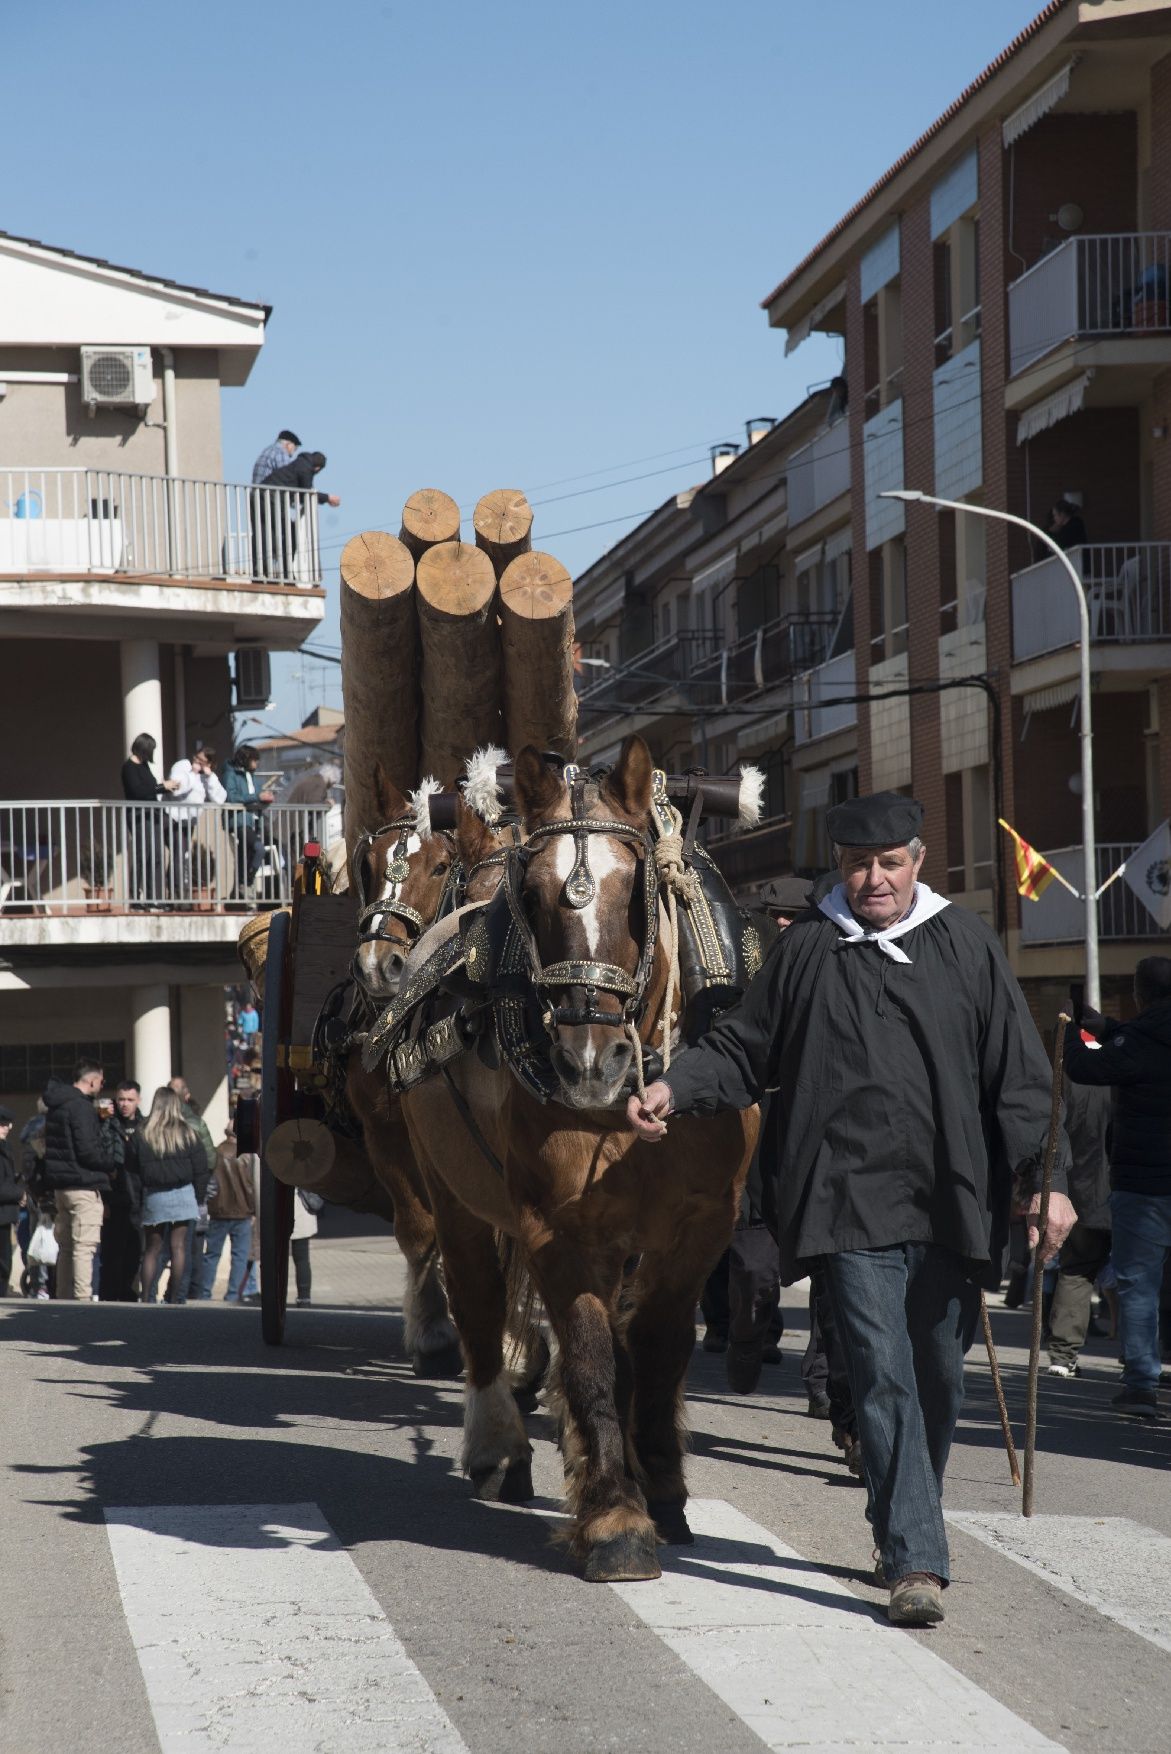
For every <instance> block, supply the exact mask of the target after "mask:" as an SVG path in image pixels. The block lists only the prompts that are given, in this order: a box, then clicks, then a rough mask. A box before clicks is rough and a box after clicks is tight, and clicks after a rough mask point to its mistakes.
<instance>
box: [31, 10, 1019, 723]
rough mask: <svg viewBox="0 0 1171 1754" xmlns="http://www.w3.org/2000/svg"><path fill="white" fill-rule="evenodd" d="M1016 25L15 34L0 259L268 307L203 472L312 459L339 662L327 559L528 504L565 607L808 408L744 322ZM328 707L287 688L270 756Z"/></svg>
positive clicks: (78, 18) (401, 26)
mask: <svg viewBox="0 0 1171 1754" xmlns="http://www.w3.org/2000/svg"><path fill="white" fill-rule="evenodd" d="M1036 9H1037V8H1036V6H1035V5H1033V4H1029V3H1028V0H1026V3H1022V0H980V4H979V5H978V6H968V7H959V6H954V7H953V6H951V5H946V6H944V5H941V4H940V0H886V3H885V4H880V3H879V0H821V3H820V4H817V5H807V4H803V3H799V0H772V3H771V4H760V3H757V0H732V3H731V4H728V5H724V6H711V5H700V4H696V3H694V0H675V3H674V4H666V3H665V0H642V3H641V4H640V3H638V0H633V3H632V0H627V3H626V4H624V5H617V4H614V3H613V0H594V3H593V4H592V5H590V6H589V7H581V8H578V7H573V8H570V7H565V6H557V5H549V4H548V0H546V4H543V5H537V4H530V3H528V0H509V3H507V4H494V3H493V0H480V3H479V4H476V5H472V4H469V3H466V0H458V3H457V0H429V3H428V4H419V3H418V0H415V3H413V4H411V5H403V4H399V3H397V0H388V3H386V4H377V3H375V4H368V3H361V4H358V3H355V0H335V3H334V4H332V5H310V4H307V3H305V0H286V3H285V4H283V5H273V4H268V5H263V6H262V5H259V4H256V3H255V0H230V3H229V0H202V4H200V5H198V6H190V5H179V4H176V3H175V0H170V3H164V4H159V3H158V0H154V3H153V4H146V3H143V0H103V3H102V4H101V5H97V4H94V3H93V0H40V3H39V4H38V5H35V6H18V7H12V8H9V9H8V12H7V14H6V17H5V22H4V33H3V34H4V51H5V53H4V59H5V64H6V69H7V74H8V77H7V79H6V81H5V101H4V118H3V124H2V126H3V129H4V132H5V134H6V136H7V151H6V154H5V157H6V162H7V167H8V174H7V176H6V178H5V192H4V200H3V204H2V207H0V211H2V213H3V218H2V219H0V226H2V227H3V228H4V229H6V230H8V231H13V232H16V233H19V234H22V235H26V236H31V237H38V238H41V239H43V240H45V241H46V242H49V243H54V244H61V245H65V246H67V247H69V248H72V249H76V250H80V251H83V252H87V253H92V254H94V255H100V256H106V257H108V258H110V259H112V260H114V261H120V262H127V263H129V264H131V265H133V266H135V267H141V268H144V269H146V270H148V271H151V272H154V273H159V274H166V275H170V276H172V277H173V278H175V279H179V280H188V281H193V282H195V283H196V284H198V285H203V286H210V287H213V288H214V289H215V290H217V291H222V292H230V293H235V294H238V295H241V296H245V297H255V298H259V299H262V300H264V301H266V302H268V303H270V304H272V305H273V307H274V315H273V320H272V324H271V326H270V329H269V338H268V342H267V344H266V346H265V348H264V352H263V354H262V356H261V358H260V360H259V362H258V364H257V366H256V368H255V369H254V371H253V373H252V376H251V379H250V381H249V383H248V385H247V386H246V387H245V388H244V389H242V390H231V391H226V392H225V393H224V399H223V414H224V435H225V446H224V450H225V472H226V474H227V476H228V477H229V479H234V480H240V481H244V480H247V479H248V476H249V472H250V469H251V464H252V459H253V457H254V456H255V454H256V453H257V451H259V450H260V449H261V447H262V445H263V444H264V443H265V442H267V441H268V440H269V439H271V438H272V437H273V436H274V435H275V433H276V431H277V429H278V428H279V427H281V426H285V425H288V426H291V427H293V428H294V429H295V430H296V431H297V432H298V433H299V434H300V436H301V437H302V439H303V440H304V441H305V442H306V444H308V445H310V446H312V447H313V448H317V449H321V450H324V451H326V452H327V453H328V456H329V467H328V471H327V476H326V478H325V482H326V484H327V485H328V486H329V487H330V488H332V489H333V490H334V491H336V492H339V493H340V494H341V495H342V505H341V507H340V508H339V509H338V510H337V511H325V512H324V513H323V517H322V539H323V543H324V544H325V549H326V552H325V560H326V564H327V572H328V583H329V589H330V602H329V609H328V613H327V616H326V620H325V622H324V623H323V625H322V630H321V633H320V636H319V637H318V639H317V640H316V641H315V642H314V643H316V644H320V645H322V646H324V647H334V648H336V645H337V640H338V633H337V611H336V596H337V559H338V556H339V554H340V552H341V548H342V546H343V545H344V542H345V540H346V538H347V536H349V535H350V534H352V533H353V532H354V531H356V530H361V529H366V528H371V527H381V528H386V529H392V530H395V529H397V528H398V523H399V514H400V511H401V507H402V502H403V500H404V498H405V497H406V495H407V494H408V493H410V492H411V491H412V490H413V489H414V488H416V487H422V486H438V487H443V488H445V489H446V490H447V491H448V492H449V493H451V494H453V495H454V496H455V497H456V498H457V499H458V500H459V501H460V503H461V505H462V506H464V507H465V508H466V510H467V512H468V513H470V510H471V507H472V505H473V504H474V503H475V500H476V498H477V497H478V495H479V494H481V493H483V492H484V491H486V490H487V489H488V488H491V487H498V486H519V487H523V488H524V489H525V490H526V491H527V492H528V493H529V495H530V498H532V499H533V500H534V501H543V502H544V503H542V504H541V505H540V506H539V508H538V510H537V521H536V525H535V537H536V542H537V545H538V546H541V547H547V548H549V549H551V550H552V551H553V552H554V553H556V554H557V555H558V556H559V557H560V558H561V559H562V560H563V561H564V562H565V564H566V565H567V566H568V567H569V568H570V569H571V571H573V572H574V573H575V574H576V573H579V572H581V571H582V570H583V569H584V568H585V567H586V566H587V565H589V563H590V562H591V561H592V560H594V559H595V558H596V557H597V556H598V555H599V554H600V553H602V552H603V551H604V550H605V549H606V548H607V547H608V546H609V545H610V543H611V542H613V541H615V540H617V539H618V537H619V536H621V535H622V534H623V533H624V532H625V531H626V530H628V529H629V528H630V527H631V523H632V522H633V521H634V519H633V518H632V516H631V514H636V513H640V512H645V511H647V510H649V509H650V508H651V507H653V506H654V505H656V504H657V503H659V502H660V501H661V500H662V499H664V498H665V497H666V496H667V495H668V494H669V493H671V492H674V491H677V490H679V489H681V488H683V487H686V486H687V485H689V484H690V483H691V482H694V481H697V480H700V479H702V478H703V476H704V474H705V473H706V470H707V451H708V447H709V445H711V444H713V443H715V442H717V441H719V440H722V439H727V438H732V439H734V438H736V437H740V436H742V435H743V425H744V421H745V420H746V419H748V418H749V417H752V416H756V415H764V414H772V415H779V414H783V413H784V412H785V411H786V409H788V408H789V407H791V406H792V405H793V404H794V403H795V402H797V401H799V400H800V399H801V397H802V396H803V395H804V394H805V392H806V390H807V388H808V386H809V385H810V384H813V383H816V382H819V381H823V380H824V379H825V378H826V377H828V376H829V375H830V374H831V373H832V372H833V370H834V369H835V367H836V362H837V359H838V352H837V348H836V346H835V345H834V344H832V343H829V342H822V341H816V340H814V341H810V342H808V343H807V344H806V345H805V346H804V347H802V348H801V349H799V350H798V351H797V352H796V353H795V354H794V355H793V356H792V358H791V359H789V360H787V361H786V360H785V358H784V343H783V338H782V337H781V335H780V334H778V333H776V332H772V331H770V330H769V329H768V327H767V325H766V322H765V319H764V315H763V313H762V312H761V311H760V310H759V309H758V305H759V301H760V299H761V298H762V297H763V296H764V295H765V294H766V293H767V292H768V291H769V290H770V289H771V287H772V286H774V285H775V284H776V282H777V281H778V280H779V279H780V278H781V277H782V275H783V274H784V273H785V272H786V271H787V270H788V269H789V268H790V267H791V266H792V265H793V264H794V263H795V262H796V261H798V260H799V259H800V257H801V256H802V255H803V254H804V253H805V251H806V250H807V249H808V248H809V247H810V246H811V245H812V244H814V243H815V242H816V241H817V240H818V238H820V237H821V236H822V235H823V234H824V232H825V231H826V230H828V228H829V226H830V225H831V224H832V223H833V222H834V220H836V219H837V218H838V217H839V215H840V214H841V213H843V212H844V211H845V210H846V209H847V208H848V207H849V206H850V205H851V204H852V203H853V202H854V201H855V200H856V199H857V197H858V196H859V195H860V194H862V193H863V192H864V190H865V189H866V188H867V187H868V186H869V185H870V183H871V182H873V180H874V179H875V177H876V176H878V175H879V174H880V173H881V172H882V171H883V170H884V169H885V168H886V167H887V165H888V164H890V163H891V162H892V161H893V160H894V159H895V158H897V157H898V155H899V154H900V153H901V152H902V151H903V150H904V149H905V148H906V147H907V146H908V145H909V144H910V142H911V141H912V140H913V139H914V138H915V137H916V136H917V135H918V134H919V133H920V132H921V131H922V130H923V128H924V127H926V126H927V125H928V124H929V123H930V122H931V121H932V120H933V119H934V117H935V116H936V115H937V114H938V113H939V112H940V111H941V110H942V109H943V108H944V107H946V105H947V104H948V103H949V102H950V101H951V99H952V98H953V97H954V96H955V95H956V94H957V93H958V92H959V91H960V89H961V88H962V87H963V86H964V85H965V84H967V82H968V81H969V80H970V79H971V78H972V77H973V76H974V75H975V74H976V73H977V72H979V71H980V69H981V68H982V67H983V66H984V65H985V64H986V63H987V62H988V61H989V60H991V59H992V57H993V56H994V55H996V54H997V53H998V52H999V51H1000V50H1001V49H1002V48H1003V47H1004V45H1005V44H1006V43H1007V42H1008V41H1009V40H1010V39H1011V38H1012V37H1013V36H1014V35H1015V34H1016V33H1017V31H1018V30H1020V29H1021V28H1022V26H1023V25H1024V24H1026V23H1027V22H1028V20H1029V19H1030V18H1031V17H1032V16H1033V14H1034V12H1035V11H1036ZM944 20H946V28H941V27H942V24H943V22H944ZM650 471H661V473H654V474H650V475H649V478H647V479H642V480H638V481H634V480H628V479H625V478H627V477H631V476H635V475H644V474H647V473H648V472H650ZM583 490H584V491H583ZM580 526H591V527H589V528H581V527H580ZM298 670H299V671H301V673H302V675H301V679H300V680H296V679H295V672H297V671H298ZM322 677H325V679H326V681H327V683H328V685H329V691H328V692H327V694H326V698H327V699H329V700H331V701H333V702H335V703H336V702H337V701H338V700H339V698H340V697H339V692H338V688H337V679H336V673H335V672H333V671H332V670H329V671H326V670H324V669H322V668H321V667H315V666H311V665H307V664H305V662H304V661H303V660H300V659H283V660H279V661H278V665H277V691H276V702H275V706H274V709H273V712H272V714H271V720H272V721H273V722H275V723H277V724H280V725H284V726H292V725H293V724H295V723H296V721H297V719H298V716H299V713H300V709H301V707H302V706H303V705H310V704H313V702H314V701H315V700H317V699H320V698H321V690H320V686H319V684H320V680H321V678H322Z"/></svg>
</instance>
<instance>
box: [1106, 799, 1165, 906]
mask: <svg viewBox="0 0 1171 1754" xmlns="http://www.w3.org/2000/svg"><path fill="white" fill-rule="evenodd" d="M1118 875H1119V876H1121V877H1124V878H1125V879H1126V881H1127V883H1129V884H1130V887H1131V888H1132V889H1133V890H1134V893H1135V894H1136V895H1137V896H1138V898H1139V900H1140V901H1141V902H1142V904H1143V906H1144V907H1145V908H1146V910H1147V912H1148V913H1149V914H1150V915H1151V916H1152V918H1153V919H1155V920H1157V921H1158V923H1159V925H1160V926H1161V927H1162V929H1163V931H1164V932H1166V931H1167V930H1169V929H1171V821H1168V822H1164V823H1162V824H1161V825H1160V826H1159V827H1158V828H1156V830H1155V832H1154V834H1152V835H1151V837H1150V839H1149V840H1145V841H1144V842H1143V844H1142V846H1141V847H1139V848H1138V849H1137V850H1136V851H1135V852H1133V853H1131V855H1130V857H1129V858H1128V859H1127V861H1126V863H1125V864H1124V865H1123V866H1122V867H1121V870H1120V871H1119V873H1118ZM1099 893H1100V892H1099Z"/></svg>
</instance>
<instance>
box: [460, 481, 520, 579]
mask: <svg viewBox="0 0 1171 1754" xmlns="http://www.w3.org/2000/svg"><path fill="white" fill-rule="evenodd" d="M472 525H473V527H474V529H475V532H476V544H477V546H478V547H480V548H482V549H483V550H484V552H485V554H487V555H488V556H489V557H490V559H491V560H492V562H493V564H494V566H495V567H496V571H497V573H498V574H499V573H501V572H502V571H503V570H504V568H505V567H506V566H507V565H508V563H509V562H510V561H511V560H515V559H516V557H517V555H518V554H526V553H527V552H528V550H529V548H530V547H531V546H532V529H533V508H532V506H531V505H530V504H529V502H528V500H527V499H526V498H525V496H524V494H523V493H522V492H521V491H520V489H519V488H518V487H497V488H494V489H493V491H492V492H491V493H486V494H485V495H484V497H483V498H482V499H481V500H480V501H479V503H478V504H477V506H476V510H475V512H474V514H473V516H472Z"/></svg>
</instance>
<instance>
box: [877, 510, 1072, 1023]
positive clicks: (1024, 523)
mask: <svg viewBox="0 0 1171 1754" xmlns="http://www.w3.org/2000/svg"><path fill="white" fill-rule="evenodd" d="M880 497H881V498H882V499H901V500H906V501H908V502H914V503H918V504H920V505H933V506H939V507H941V508H942V509H943V510H945V511H952V512H967V513H968V514H969V516H971V517H974V518H993V519H995V520H996V521H997V522H998V523H1001V524H1016V525H1017V527H1018V529H1021V530H1027V531H1028V532H1029V534H1030V536H1035V537H1036V539H1037V541H1038V542H1041V543H1043V544H1044V546H1045V547H1046V548H1048V549H1050V550H1051V551H1052V552H1053V553H1054V554H1055V555H1056V556H1057V559H1058V560H1059V561H1060V562H1061V564H1062V566H1063V567H1064V568H1065V571H1066V573H1067V574H1068V576H1069V581H1070V584H1071V585H1072V586H1073V589H1074V594H1075V596H1076V598H1077V610H1078V625H1079V628H1080V637H1079V641H1078V648H1079V656H1080V663H1081V676H1080V711H1081V736H1080V741H1081V772H1082V849H1083V853H1084V856H1085V878H1084V881H1085V886H1086V887H1085V896H1084V901H1085V913H1086V1003H1087V1005H1089V1006H1091V1007H1092V1008H1093V1009H1094V1010H1095V1011H1097V1010H1100V1009H1101V1003H1102V984H1101V977H1100V973H1099V968H1098V897H1097V893H1096V891H1097V887H1098V839H1097V833H1096V830H1095V826H1094V726H1093V717H1092V706H1091V702H1090V606H1089V600H1088V599H1087V597H1086V587H1085V585H1084V584H1083V582H1082V579H1081V577H1080V575H1079V573H1078V570H1077V568H1076V567H1075V566H1074V564H1073V562H1072V560H1070V558H1069V555H1068V554H1066V552H1065V550H1064V549H1062V548H1059V547H1058V546H1057V543H1056V542H1055V541H1054V540H1053V538H1052V536H1049V535H1047V534H1046V532H1045V531H1044V530H1039V529H1038V528H1037V526H1036V524H1030V523H1029V521H1028V519H1027V518H1018V517H1016V516H1014V514H1013V513H1012V512H1002V511H994V510H993V509H992V508H991V507H989V506H982V505H968V504H967V503H966V502H965V501H963V500H958V499H938V498H937V497H936V496H935V495H934V494H932V493H923V492H921V491H920V490H919V489H918V488H911V487H903V488H892V489H890V490H889V491H888V492H886V493H883V494H881V495H880Z"/></svg>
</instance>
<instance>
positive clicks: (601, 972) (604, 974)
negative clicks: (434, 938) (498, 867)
mask: <svg viewBox="0 0 1171 1754" xmlns="http://www.w3.org/2000/svg"><path fill="white" fill-rule="evenodd" d="M565 778H566V781H567V783H568V785H569V797H570V813H569V815H568V817H565V818H563V819H560V820H558V821H555V822H544V823H540V824H539V825H538V826H537V827H535V828H532V829H530V830H529V833H528V838H527V840H526V842H525V844H524V846H523V847H512V848H509V849H508V851H507V853H506V854H505V858H504V880H503V883H502V885H501V887H502V888H503V891H504V894H505V897H506V900H507V903H508V911H509V913H510V914H511V916H512V922H513V925H514V926H515V928H516V931H517V934H518V937H519V941H520V945H521V948H522V949H523V951H524V954H525V958H526V960H527V962H528V967H529V976H530V978H531V980H532V984H533V987H534V989H535V991H536V993H537V996H538V999H539V1001H540V1008H541V1021H542V1023H543V1024H544V1027H545V1030H546V1032H547V1033H548V1034H549V1035H550V1036H552V1035H553V1034H554V1032H555V1031H556V1030H557V1029H558V1028H559V1027H560V1026H561V1025H563V1024H567V1025H574V1024H589V1025H598V1024H600V1025H604V1026H605V1027H607V1028H610V1029H621V1030H625V1031H628V1030H629V1029H630V1028H631V1026H632V1025H637V1024H638V1022H639V1020H640V1019H641V1017H642V1013H643V1011H644V1009H645V1006H646V994H647V987H648V985H649V983H650V978H651V972H652V969H653V967H654V960H655V947H656V945H657V943H658V934H659V906H658V902H659V875H658V870H657V868H656V865H655V858H654V849H653V845H652V842H651V837H650V835H649V834H648V833H647V832H646V830H645V829H641V828H633V827H632V826H631V824H630V823H629V822H621V821H619V820H618V819H617V818H608V817H593V816H587V815H586V813H585V785H586V781H585V778H584V776H583V775H581V774H580V773H579V772H578V770H577V768H576V767H573V766H568V767H566V769H565ZM563 834H568V835H572V836H573V839H574V844H575V846H576V857H575V859H574V864H573V869H572V871H571V872H570V874H569V876H568V877H567V878H566V880H565V887H564V890H563V894H564V896H565V899H566V901H567V902H568V903H569V905H570V907H572V908H576V909H578V910H580V909H582V908H585V907H588V906H589V904H590V902H591V901H593V900H594V898H595V896H596V895H597V883H596V881H595V879H594V874H593V872H592V871H591V870H590V861H589V837H590V835H592V834H605V835H609V836H611V837H612V838H613V839H615V840H619V841H621V842H622V843H623V845H624V846H628V847H630V848H631V850H632V851H633V852H634V853H635V855H636V857H637V858H638V860H639V862H640V864H641V866H642V893H643V907H644V918H645V928H644V935H643V943H642V950H641V953H640V955H639V960H638V967H637V969H636V970H635V973H634V974H633V975H629V974H627V972H626V970H625V969H624V968H619V967H618V965H617V964H616V963H613V962H598V961H596V960H592V959H586V958H582V959H568V960H565V961H562V962H552V963H549V964H548V965H547V966H546V965H545V964H544V963H542V961H541V953H540V950H539V949H538V947H537V940H536V936H535V934H534V932H533V929H532V926H531V925H530V923H529V920H528V916H527V914H526V913H525V909H524V900H523V890H524V876H525V871H526V869H527V866H528V862H529V859H530V857H531V856H532V853H533V851H534V850H535V849H536V848H537V847H538V846H539V845H540V844H541V843H542V842H543V841H547V840H551V839H553V838H555V837H556V836H558V835H563ZM493 857H494V858H495V857H496V855H493ZM557 990H564V991H565V992H567V993H572V992H574V991H579V992H580V993H581V995H582V997H581V1000H580V1001H579V1002H578V1003H576V1004H570V1003H564V1002H562V1003H560V1004H555V1003H553V1002H552V1000H551V999H550V997H549V994H550V993H551V992H553V991H557ZM599 993H610V994H611V995H613V997H615V998H617V999H619V1000H620V1001H621V1009H620V1010H619V1011H617V1012H615V1011H603V1010H602V1009H601V1007H600V1006H599V1004H598V994H599Z"/></svg>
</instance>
